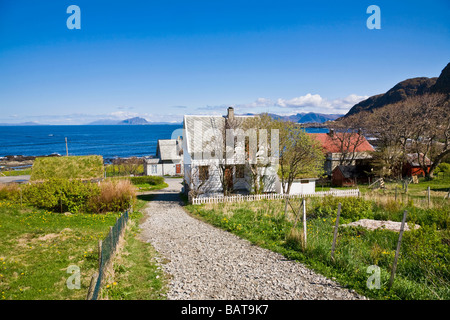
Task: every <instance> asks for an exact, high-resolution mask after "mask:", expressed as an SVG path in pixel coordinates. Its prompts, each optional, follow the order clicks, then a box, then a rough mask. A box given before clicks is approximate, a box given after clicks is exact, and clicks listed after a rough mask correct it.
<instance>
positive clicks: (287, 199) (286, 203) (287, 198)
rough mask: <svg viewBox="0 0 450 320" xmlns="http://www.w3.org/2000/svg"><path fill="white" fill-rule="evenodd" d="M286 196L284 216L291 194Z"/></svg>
mask: <svg viewBox="0 0 450 320" xmlns="http://www.w3.org/2000/svg"><path fill="white" fill-rule="evenodd" d="M284 198H285V199H286V200H285V203H284V216H285V217H286V213H287V206H288V202H289V194H286V195H285V196H284Z"/></svg>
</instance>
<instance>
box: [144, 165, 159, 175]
mask: <svg viewBox="0 0 450 320" xmlns="http://www.w3.org/2000/svg"><path fill="white" fill-rule="evenodd" d="M155 169H156V172H155V171H154V170H155ZM144 175H146V176H162V175H163V168H162V164H160V163H156V164H151V163H145V164H144Z"/></svg>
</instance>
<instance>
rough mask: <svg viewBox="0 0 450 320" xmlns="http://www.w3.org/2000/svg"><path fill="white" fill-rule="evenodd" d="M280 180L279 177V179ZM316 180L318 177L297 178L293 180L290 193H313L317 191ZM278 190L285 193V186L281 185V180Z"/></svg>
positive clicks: (277, 186)
mask: <svg viewBox="0 0 450 320" xmlns="http://www.w3.org/2000/svg"><path fill="white" fill-rule="evenodd" d="M278 180H279V179H278ZM316 180H318V179H317V178H303V179H295V180H294V181H293V182H292V185H291V189H290V190H289V194H291V195H293V194H311V193H315V192H316ZM276 189H277V190H276V191H277V192H278V193H281V194H283V193H284V192H283V188H282V187H281V182H280V181H278V183H277V184H276Z"/></svg>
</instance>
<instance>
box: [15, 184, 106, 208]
mask: <svg viewBox="0 0 450 320" xmlns="http://www.w3.org/2000/svg"><path fill="white" fill-rule="evenodd" d="M99 192H100V190H99V187H98V186H97V184H94V183H89V182H86V183H85V182H82V181H80V180H66V179H51V180H47V181H45V182H41V183H33V184H29V185H26V186H25V187H24V189H23V197H24V200H25V201H26V202H28V203H29V204H31V205H32V206H35V207H37V208H41V209H46V210H50V211H56V212H66V211H69V212H72V213H78V212H83V211H86V210H87V206H86V205H87V203H88V200H89V198H90V197H92V196H95V195H96V194H98V193H99Z"/></svg>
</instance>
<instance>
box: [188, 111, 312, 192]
mask: <svg viewBox="0 0 450 320" xmlns="http://www.w3.org/2000/svg"><path fill="white" fill-rule="evenodd" d="M250 117H253V116H238V115H235V114H234V109H233V108H232V107H230V108H228V112H227V115H226V116H214V115H207V116H200V115H185V116H184V121H183V130H184V134H183V135H184V138H183V162H184V190H185V192H189V191H193V194H195V195H214V194H223V189H224V185H226V186H227V189H228V190H229V191H230V190H231V192H232V193H241V194H248V193H250V192H252V190H253V189H255V188H254V184H255V183H254V181H256V184H259V181H261V180H262V182H263V183H262V187H263V190H261V191H262V192H276V193H281V187H280V185H281V184H280V181H279V178H278V175H277V165H278V158H276V159H275V158H274V157H273V155H271V156H270V157H267V162H266V163H267V164H266V165H265V166H253V169H252V167H251V166H249V165H248V163H249V162H248V160H249V159H250V157H251V156H250V155H249V154H250V153H251V151H249V150H250V149H251V148H250V147H249V144H250V142H248V140H246V139H245V138H242V135H241V136H239V134H237V133H236V132H237V131H238V130H239V129H240V128H241V124H242V123H243V122H244V121H245V120H246V119H248V118H250ZM230 130H231V131H232V133H233V134H229V131H230ZM233 130H234V131H233ZM258 134H259V133H258ZM243 136H245V134H244V135H243ZM259 137H260V140H259V141H261V136H259ZM271 143H272V141H271ZM277 143H278V142H277ZM252 150H253V149H252ZM263 151H264V148H263V147H261V145H259V147H258V150H257V151H256V152H255V157H254V159H258V161H260V159H263V158H264V156H263V155H262V154H263V153H264V152H263ZM255 177H256V178H255ZM303 180H304V181H306V180H308V184H311V185H310V186H308V187H306V185H305V183H300V186H299V187H293V189H292V188H291V189H292V190H291V194H292V193H294V192H297V191H302V192H306V191H308V193H310V192H309V191H310V190H311V188H312V190H314V188H315V180H314V179H310V180H309V179H303ZM303 180H302V181H303ZM312 192H314V191H312Z"/></svg>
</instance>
